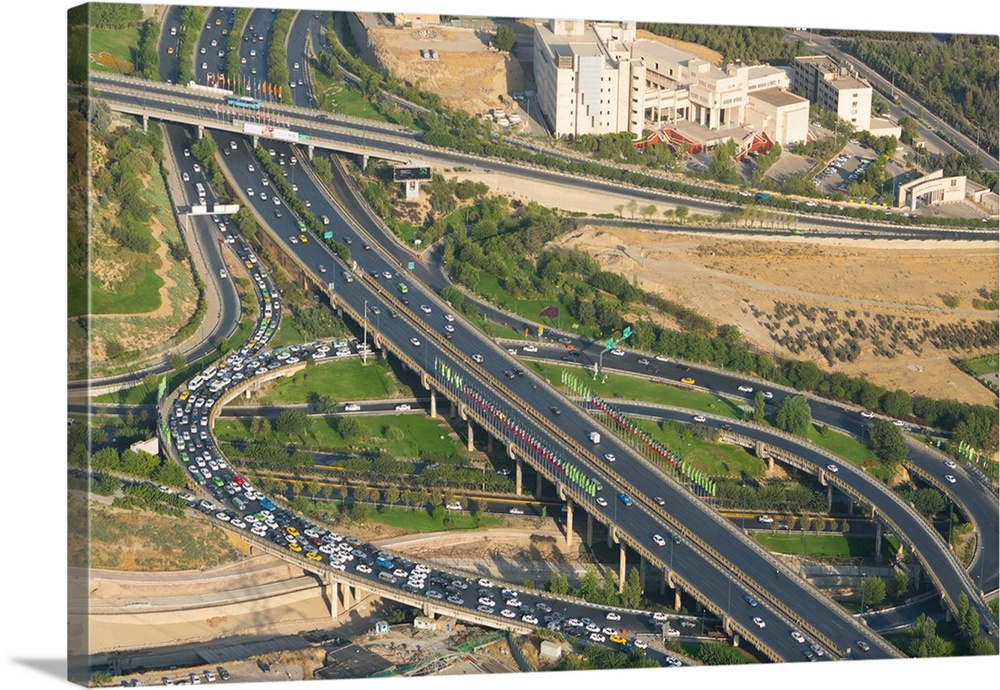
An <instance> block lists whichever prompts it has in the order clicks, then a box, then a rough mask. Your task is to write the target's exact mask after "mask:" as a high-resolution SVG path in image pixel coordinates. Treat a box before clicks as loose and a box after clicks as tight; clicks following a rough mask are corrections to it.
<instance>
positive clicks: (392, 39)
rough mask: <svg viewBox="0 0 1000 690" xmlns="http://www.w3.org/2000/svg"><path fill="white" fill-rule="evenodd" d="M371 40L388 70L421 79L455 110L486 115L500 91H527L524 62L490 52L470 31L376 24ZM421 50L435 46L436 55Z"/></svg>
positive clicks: (413, 80) (422, 84) (407, 78)
mask: <svg viewBox="0 0 1000 690" xmlns="http://www.w3.org/2000/svg"><path fill="white" fill-rule="evenodd" d="M368 41H369V43H370V44H371V47H372V50H373V51H374V53H375V57H376V58H377V59H378V61H379V63H380V64H381V66H382V67H383V68H384V69H389V70H391V71H392V73H393V74H395V75H396V76H398V77H400V78H401V79H404V80H405V81H407V82H410V83H413V84H415V83H417V82H419V83H420V87H421V88H423V89H425V90H427V91H432V92H434V93H437V94H439V95H440V96H441V99H442V100H443V101H444V102H445V103H446V104H447V105H448V106H449V107H452V108H460V109H462V110H465V111H467V112H469V113H473V114H476V113H484V112H486V111H487V110H488V109H489V108H494V107H499V106H500V101H499V100H498V98H497V97H498V95H499V94H507V93H511V92H512V91H520V90H523V89H524V72H523V71H522V69H521V64H520V63H519V62H518V61H517V60H513V59H511V58H510V56H508V55H507V54H506V53H499V52H491V51H490V50H489V49H488V48H487V47H486V44H485V43H484V42H483V41H482V40H481V38H480V37H479V36H477V35H476V34H475V33H473V32H472V31H471V30H469V29H454V28H443V27H440V26H433V27H424V28H420V29H412V28H411V29H395V28H388V27H376V28H373V29H371V30H370V31H369V32H368ZM421 49H428V50H430V49H433V50H436V51H437V52H438V59H437V60H425V59H424V58H422V57H420V50H421Z"/></svg>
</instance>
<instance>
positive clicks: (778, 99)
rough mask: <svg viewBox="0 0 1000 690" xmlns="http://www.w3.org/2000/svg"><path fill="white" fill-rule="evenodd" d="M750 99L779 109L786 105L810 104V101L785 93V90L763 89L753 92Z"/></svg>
mask: <svg viewBox="0 0 1000 690" xmlns="http://www.w3.org/2000/svg"><path fill="white" fill-rule="evenodd" d="M750 97H751V98H756V99H758V100H761V101H764V102H765V103H769V104H771V105H773V106H775V107H777V108H780V107H781V106H784V105H794V104H796V103H808V102H809V99H807V98H803V97H802V96H796V95H795V94H794V93H791V92H790V91H785V90H784V89H761V90H760V91H753V92H751V93H750Z"/></svg>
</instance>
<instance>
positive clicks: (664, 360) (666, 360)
mask: <svg viewBox="0 0 1000 690" xmlns="http://www.w3.org/2000/svg"><path fill="white" fill-rule="evenodd" d="M653 359H655V360H656V361H657V362H669V361H670V358H669V357H664V356H663V355H656V356H654V357H653Z"/></svg>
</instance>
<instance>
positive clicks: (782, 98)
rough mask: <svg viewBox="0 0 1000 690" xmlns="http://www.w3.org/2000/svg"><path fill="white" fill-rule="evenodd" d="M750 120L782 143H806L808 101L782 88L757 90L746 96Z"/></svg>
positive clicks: (754, 128) (783, 144) (753, 126)
mask: <svg viewBox="0 0 1000 690" xmlns="http://www.w3.org/2000/svg"><path fill="white" fill-rule="evenodd" d="M746 120H747V124H748V125H749V126H750V127H751V128H752V129H753V130H754V131H756V132H765V133H766V134H767V136H768V137H769V138H770V139H771V141H775V142H778V143H779V144H781V145H782V146H788V145H789V144H796V143H805V141H806V135H807V134H808V132H809V101H807V100H806V99H804V98H802V97H800V96H796V95H795V94H794V93H790V92H788V91H784V90H782V89H764V90H763V91H754V92H752V93H751V94H750V96H749V98H748V100H747V110H746Z"/></svg>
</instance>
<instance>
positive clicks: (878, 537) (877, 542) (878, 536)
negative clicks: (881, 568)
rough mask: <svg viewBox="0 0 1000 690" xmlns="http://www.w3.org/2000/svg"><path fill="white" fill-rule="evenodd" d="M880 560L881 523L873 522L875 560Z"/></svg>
mask: <svg viewBox="0 0 1000 690" xmlns="http://www.w3.org/2000/svg"><path fill="white" fill-rule="evenodd" d="M881 559H882V523H881V522H878V521H876V522H875V560H876V561H878V560H881Z"/></svg>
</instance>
